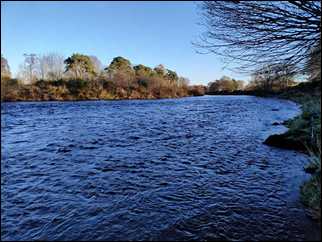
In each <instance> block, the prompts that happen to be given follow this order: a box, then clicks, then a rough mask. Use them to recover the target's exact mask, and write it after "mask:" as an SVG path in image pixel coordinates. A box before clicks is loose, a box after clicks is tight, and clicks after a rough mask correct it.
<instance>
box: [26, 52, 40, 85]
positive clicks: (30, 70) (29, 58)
mask: <svg viewBox="0 0 322 242" xmlns="http://www.w3.org/2000/svg"><path fill="white" fill-rule="evenodd" d="M23 56H24V57H25V60H24V69H25V73H27V75H28V77H27V78H26V79H28V80H29V82H30V83H32V82H33V81H34V79H35V78H36V75H37V69H36V67H37V64H38V57H37V55H36V54H23Z"/></svg>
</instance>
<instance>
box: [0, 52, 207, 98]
mask: <svg viewBox="0 0 322 242" xmlns="http://www.w3.org/2000/svg"><path fill="white" fill-rule="evenodd" d="M65 64H66V71H65V74H64V75H63V76H62V78H59V79H45V78H38V77H35V76H33V79H32V80H30V81H29V83H28V82H22V81H19V80H17V79H11V78H10V77H8V76H3V75H2V76H1V86H2V88H1V100H4V101H21V100H25V101H33V100H88V99H146V98H149V99H153V98H172V97H183V96H188V95H203V94H204V90H203V88H202V87H191V88H189V87H188V80H187V79H185V78H183V77H179V76H178V75H177V73H176V72H174V71H172V70H169V69H166V68H165V67H164V66H163V65H159V66H157V67H155V68H154V69H152V68H150V67H147V66H144V65H141V64H140V65H136V66H132V64H131V63H130V61H129V60H127V59H125V58H123V57H120V56H119V57H116V58H114V59H113V60H112V62H111V63H110V65H108V66H107V67H106V68H104V70H101V71H100V72H99V73H98V71H97V68H96V67H95V66H94V65H93V63H92V62H91V58H89V57H88V56H85V55H81V54H73V55H72V56H71V57H68V58H67V59H66V60H65ZM94 67H95V68H94ZM30 76H32V75H30ZM43 76H45V77H46V76H48V75H47V73H44V75H43ZM26 77H28V75H27V76H26ZM27 83H28V84H27Z"/></svg>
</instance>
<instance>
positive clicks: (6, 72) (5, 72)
mask: <svg viewBox="0 0 322 242" xmlns="http://www.w3.org/2000/svg"><path fill="white" fill-rule="evenodd" d="M10 76H11V72H10V67H9V64H8V61H7V59H6V58H4V57H3V56H2V54H1V79H2V78H3V77H5V78H10Z"/></svg>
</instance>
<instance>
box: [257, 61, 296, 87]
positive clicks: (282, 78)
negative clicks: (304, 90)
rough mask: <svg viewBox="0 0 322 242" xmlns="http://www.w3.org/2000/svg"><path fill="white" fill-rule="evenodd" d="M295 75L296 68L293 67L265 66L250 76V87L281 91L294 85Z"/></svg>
mask: <svg viewBox="0 0 322 242" xmlns="http://www.w3.org/2000/svg"><path fill="white" fill-rule="evenodd" d="M295 74H296V68H295V67H294V65H286V64H283V65H282V64H271V65H266V66H264V67H262V68H260V69H258V70H256V71H255V72H254V73H253V74H252V81H251V85H252V86H253V88H255V89H256V88H257V89H258V88H259V89H264V90H273V89H276V90H281V89H284V88H287V87H288V86H290V85H292V84H293V83H294V76H295Z"/></svg>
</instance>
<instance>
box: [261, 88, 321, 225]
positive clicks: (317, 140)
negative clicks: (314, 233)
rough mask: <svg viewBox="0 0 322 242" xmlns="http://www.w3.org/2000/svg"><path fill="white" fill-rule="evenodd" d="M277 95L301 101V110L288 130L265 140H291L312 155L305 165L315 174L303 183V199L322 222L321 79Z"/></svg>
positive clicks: (286, 142)
mask: <svg viewBox="0 0 322 242" xmlns="http://www.w3.org/2000/svg"><path fill="white" fill-rule="evenodd" d="M277 97H279V98H285V99H289V100H292V101H294V102H296V103H298V104H300V105H301V109H302V113H301V114H300V115H299V116H297V117H295V118H294V119H291V120H288V121H287V122H285V124H286V126H287V127H288V128H289V130H288V131H287V132H286V133H284V134H281V135H277V136H276V135H275V136H271V137H269V138H268V139H267V140H266V141H265V143H266V144H269V145H275V146H278V144H284V145H285V144H286V145H287V144H291V145H290V148H293V149H294V148H295V149H298V150H301V151H303V152H306V153H308V154H309V155H310V159H311V162H310V164H309V165H307V166H306V167H305V168H304V169H305V171H306V172H308V173H310V174H311V175H312V176H311V178H310V179H309V180H308V181H306V182H305V183H304V184H303V185H302V186H301V200H302V202H303V204H304V205H306V206H307V207H308V208H309V213H310V215H311V217H312V218H314V219H317V220H318V221H319V222H321V204H320V203H321V83H320V82H318V83H303V84H300V85H299V86H297V87H294V88H292V89H290V90H288V91H286V92H285V93H281V94H279V95H277ZM272 137H275V138H272ZM276 137H277V139H276ZM274 139H275V140H276V142H272V141H273V140H274ZM282 146H283V145H282ZM282 146H281V147H282Z"/></svg>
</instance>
